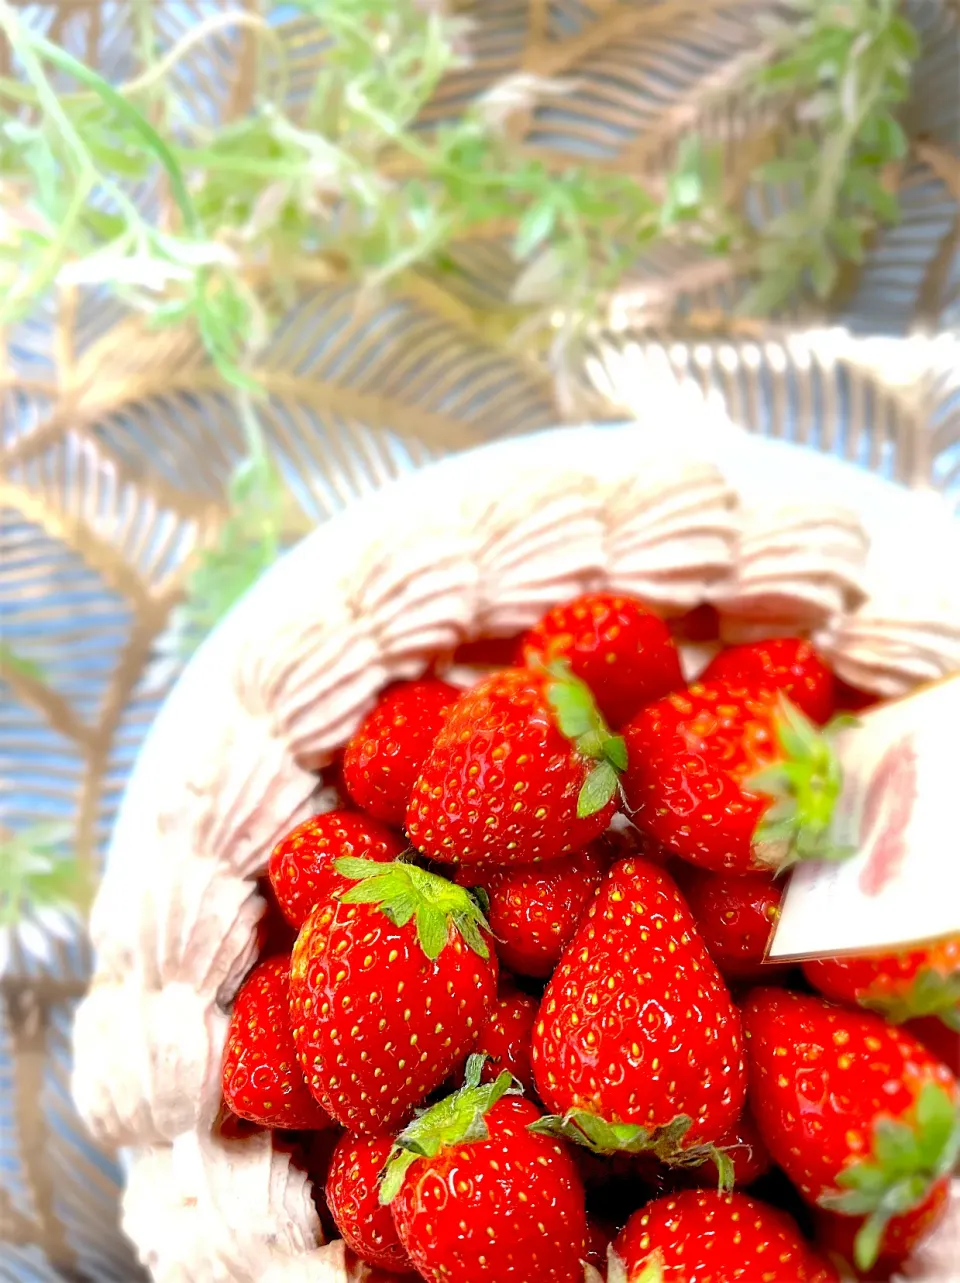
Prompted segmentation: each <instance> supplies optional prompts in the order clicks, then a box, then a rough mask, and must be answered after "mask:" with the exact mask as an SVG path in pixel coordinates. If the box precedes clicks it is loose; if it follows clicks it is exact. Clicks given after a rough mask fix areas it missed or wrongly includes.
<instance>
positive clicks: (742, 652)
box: [700, 637, 836, 726]
mask: <svg viewBox="0 0 960 1283" xmlns="http://www.w3.org/2000/svg"><path fill="white" fill-rule="evenodd" d="M700 681H702V682H712V681H720V682H726V683H727V684H728V685H731V686H748V687H750V686H754V687H758V688H762V689H764V690H778V691H782V692H783V693H784V695H786V696H787V697H788V698H789V699H790V700H791V701H792V702H793V703H794V704H796V706H797V708H799V709H800V710H801V711H802V712H804V713H806V715H807V717H809V718H810V719H811V720H812V721H814V722H817V723H818V724H819V725H821V726H823V725H825V724H826V723H827V722H828V721H829V720H830V718H831V717H832V716H833V714H834V712H835V711H836V692H835V683H834V677H833V673H832V672H831V671H830V669H829V668H828V667H827V665H826V663H825V662H824V661H823V659H821V657H820V656H819V655H818V654H817V652H816V650H814V648H813V646H812V645H811V644H810V642H808V641H806V640H805V639H804V638H802V637H772V638H770V640H768V641H759V642H751V643H750V644H749V645H746V646H731V647H729V648H728V649H727V650H722V651H721V652H720V654H719V655H716V656H715V657H714V658H713V659H712V660H711V661H710V663H709V664H708V665H707V667H706V668H705V669H704V671H703V672H702V673H701V674H700Z"/></svg>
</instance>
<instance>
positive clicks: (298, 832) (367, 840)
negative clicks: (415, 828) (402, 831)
mask: <svg viewBox="0 0 960 1283" xmlns="http://www.w3.org/2000/svg"><path fill="white" fill-rule="evenodd" d="M405 850H406V846H405V844H404V842H403V841H402V839H401V838H399V837H398V836H397V834H396V833H391V832H390V830H389V829H386V828H384V827H383V825H382V824H378V823H377V822H376V820H371V819H370V818H369V817H368V816H366V815H360V814H358V813H357V812H355V811H327V812H326V813H325V814H324V815H314V816H313V817H312V819H309V820H304V822H303V823H302V824H298V825H297V827H296V828H295V829H293V830H292V831H291V832H290V833H288V834H287V836H286V837H285V838H283V839H282V840H281V841H280V842H278V843H277V845H276V846H275V847H274V849H273V854H272V855H271V856H270V865H269V869H268V872H269V876H270V885H271V886H272V887H273V894H274V896H275V897H276V900H277V904H278V905H279V906H280V910H281V912H282V913H283V916H284V917H285V918H286V920H287V921H288V922H289V923H290V925H291V926H292V927H296V929H297V930H298V931H299V929H300V928H301V927H302V926H303V924H304V922H306V920H307V916H308V915H309V913H310V910H311V909H312V908H313V906H314V905H315V904H317V903H318V901H320V900H326V899H328V898H329V897H330V896H332V895H334V894H336V892H338V891H345V890H346V889H347V887H349V886H350V885H351V883H350V879H349V878H345V877H344V876H343V875H342V874H341V873H338V872H337V871H336V869H335V868H334V865H335V864H336V862H337V860H341V859H346V858H355V859H358V860H384V861H386V860H395V859H396V858H397V856H398V855H401V854H402V853H403V851H405Z"/></svg>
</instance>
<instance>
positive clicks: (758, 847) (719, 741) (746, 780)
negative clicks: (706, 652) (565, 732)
mask: <svg viewBox="0 0 960 1283" xmlns="http://www.w3.org/2000/svg"><path fill="white" fill-rule="evenodd" d="M623 734H624V738H625V740H626V743H627V753H628V763H629V764H628V767H627V770H626V771H625V772H624V774H623V779H622V784H623V791H624V795H625V797H626V800H627V804H628V806H629V808H630V813H631V818H632V819H633V821H634V823H635V824H637V825H638V826H639V827H640V828H642V829H645V830H646V831H647V832H648V833H650V834H651V835H652V836H653V837H654V838H656V839H657V841H659V842H662V843H663V845H664V846H666V847H669V849H670V850H671V851H673V853H674V854H675V855H679V856H682V857H683V859H685V860H689V861H690V862H691V863H692V864H696V865H699V866H701V867H702V868H707V869H715V870H717V871H721V870H727V871H728V872H731V873H750V872H753V871H757V870H761V869H766V870H767V871H769V870H770V869H775V870H779V869H784V868H787V867H788V866H789V865H790V864H792V863H794V862H795V861H797V860H804V859H824V858H828V857H831V856H832V857H833V858H840V857H841V856H842V855H844V854H847V853H846V852H840V851H831V850H830V848H829V845H828V830H829V825H830V819H831V817H832V815H833V810H834V806H835V805H836V801H837V798H838V797H839V794H840V786H841V774H840V766H839V763H838V762H837V759H836V757H835V755H834V753H833V750H832V748H831V746H830V742H829V739H828V738H827V736H826V735H824V734H821V733H819V732H818V731H817V730H816V728H815V727H814V726H813V725H812V723H811V722H809V721H808V720H807V719H806V718H805V717H804V716H803V714H802V713H800V712H799V711H798V710H797V709H796V708H794V707H793V706H792V705H791V704H790V703H789V702H788V701H787V700H786V699H785V698H784V697H783V696H781V695H778V694H776V693H774V692H769V691H757V690H748V689H746V688H736V687H731V686H726V685H725V684H724V683H722V682H707V683H697V684H696V685H694V686H691V687H690V689H689V690H687V691H683V692H680V693H679V694H675V695H669V696H668V697H667V698H666V699H664V700H661V701H660V702H659V703H658V704H652V705H651V706H650V707H649V708H645V709H644V710H643V712H642V713H641V714H640V715H639V717H637V718H636V719H635V720H634V721H632V722H631V723H630V724H629V725H628V726H626V727H625V728H624V732H623Z"/></svg>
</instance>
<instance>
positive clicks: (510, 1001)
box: [474, 976, 537, 1091]
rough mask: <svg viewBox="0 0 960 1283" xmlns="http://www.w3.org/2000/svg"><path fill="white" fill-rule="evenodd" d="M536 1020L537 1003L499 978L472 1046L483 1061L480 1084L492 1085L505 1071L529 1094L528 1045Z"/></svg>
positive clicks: (530, 1074)
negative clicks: (492, 998) (493, 998)
mask: <svg viewBox="0 0 960 1283" xmlns="http://www.w3.org/2000/svg"><path fill="white" fill-rule="evenodd" d="M536 1018H537V1000H536V999H535V998H531V997H529V995H528V994H525V993H521V992H520V990H519V989H518V988H517V987H516V985H514V984H512V983H511V981H510V980H508V979H507V978H506V977H505V976H501V977H500V993H499V996H498V998H497V1001H496V1002H495V1003H494V1004H493V1006H492V1007H491V1008H490V1011H489V1012H488V1014H487V1018H486V1020H485V1021H484V1023H483V1024H482V1025H481V1027H480V1034H479V1037H478V1038H477V1041H476V1044H475V1046H474V1051H475V1052H476V1054H477V1055H478V1056H486V1057H487V1059H486V1060H484V1062H483V1069H482V1071H481V1074H480V1081H481V1082H485V1083H486V1082H493V1081H494V1079H495V1078H497V1077H498V1076H499V1075H500V1074H501V1073H502V1072H503V1071H504V1070H507V1071H508V1072H509V1073H511V1074H513V1076H514V1078H516V1079H517V1081H518V1082H520V1083H522V1084H523V1086H524V1087H525V1088H526V1090H527V1091H531V1090H532V1088H533V1071H532V1069H531V1068H530V1043H531V1040H532V1038H533V1025H534V1021H535V1020H536Z"/></svg>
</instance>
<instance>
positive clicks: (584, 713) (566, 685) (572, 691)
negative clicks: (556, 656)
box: [546, 664, 599, 741]
mask: <svg viewBox="0 0 960 1283" xmlns="http://www.w3.org/2000/svg"><path fill="white" fill-rule="evenodd" d="M548 671H549V672H550V674H551V676H553V677H554V678H555V680H554V681H552V682H550V683H549V684H548V686H547V688H546V696H547V700H548V701H549V703H550V705H551V707H552V708H553V711H554V713H555V714H556V718H557V725H558V726H559V727H560V730H561V731H562V732H563V734H564V735H565V736H566V737H567V739H569V740H574V741H576V740H579V739H581V738H582V737H583V736H584V735H589V734H590V733H591V732H593V731H596V729H597V726H598V722H599V714H598V712H597V707H596V703H595V702H594V698H593V696H592V695H591V693H590V690H589V688H588V687H587V686H586V685H585V683H583V682H581V681H580V680H579V679H578V678H576V677H574V676H573V674H572V673H571V672H570V670H569V669H568V668H566V667H565V666H564V665H561V664H553V665H551V666H550V668H549V669H548Z"/></svg>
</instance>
